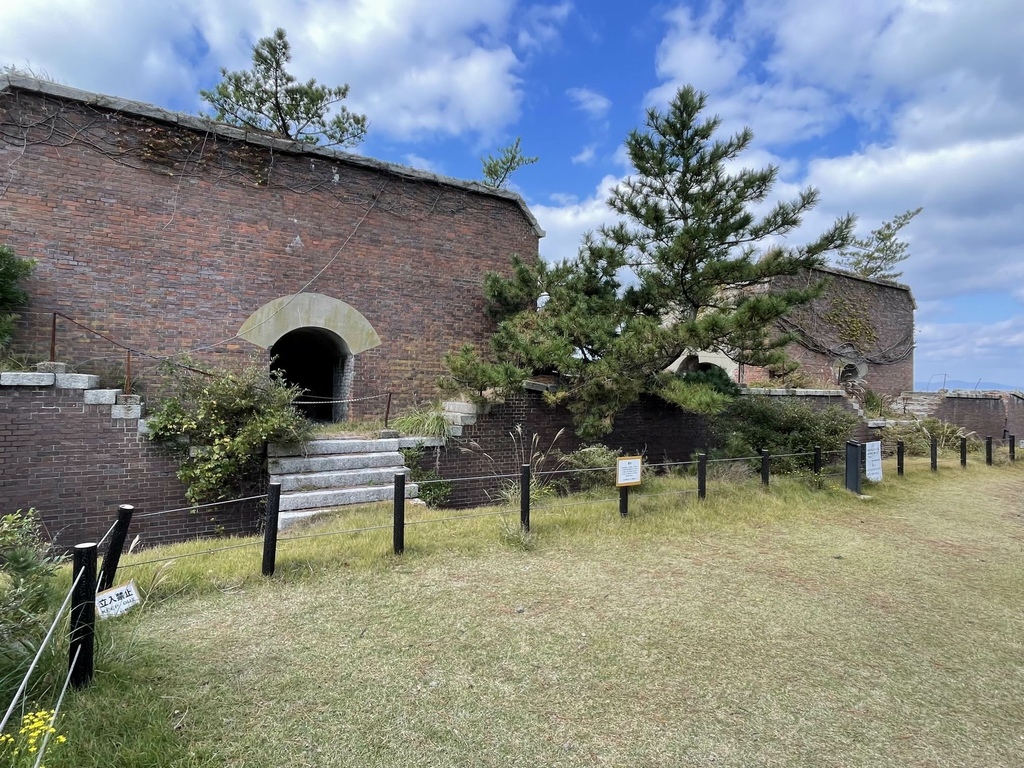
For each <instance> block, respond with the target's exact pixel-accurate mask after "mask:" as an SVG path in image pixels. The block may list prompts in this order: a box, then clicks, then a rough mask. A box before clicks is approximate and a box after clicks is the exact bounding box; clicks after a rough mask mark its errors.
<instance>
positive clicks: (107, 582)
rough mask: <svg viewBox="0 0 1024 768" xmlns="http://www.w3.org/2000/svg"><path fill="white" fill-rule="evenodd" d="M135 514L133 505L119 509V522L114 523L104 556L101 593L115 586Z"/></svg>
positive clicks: (125, 505) (99, 586)
mask: <svg viewBox="0 0 1024 768" xmlns="http://www.w3.org/2000/svg"><path fill="white" fill-rule="evenodd" d="M134 512H135V507H133V506H132V505H131V504H122V505H121V506H119V507H118V508H117V521H116V522H115V523H114V530H112V531H111V532H110V544H108V545H107V551H106V554H104V555H103V567H102V568H101V569H100V580H99V585H98V586H97V588H96V589H97V591H99V592H102V591H103V590H105V589H110V588H111V587H112V586H114V577H115V576H116V575H117V564H118V563H119V562H120V561H121V553H122V552H124V540H125V538H126V537H127V536H128V526H129V525H131V522H132V513H134Z"/></svg>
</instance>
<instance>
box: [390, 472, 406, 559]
mask: <svg viewBox="0 0 1024 768" xmlns="http://www.w3.org/2000/svg"><path fill="white" fill-rule="evenodd" d="M392 548H393V549H394V551H395V554H396V555H400V554H402V553H403V552H404V551H405V473H404V472H400V473H399V474H397V475H395V530H394V535H393V536H392Z"/></svg>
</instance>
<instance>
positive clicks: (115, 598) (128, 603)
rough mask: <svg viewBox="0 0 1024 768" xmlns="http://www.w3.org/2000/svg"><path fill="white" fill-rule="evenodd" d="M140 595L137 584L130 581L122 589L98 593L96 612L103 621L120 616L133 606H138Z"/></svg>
mask: <svg viewBox="0 0 1024 768" xmlns="http://www.w3.org/2000/svg"><path fill="white" fill-rule="evenodd" d="M139 602H140V600H139V593H138V590H136V589H135V582H134V581H129V582H128V583H127V584H122V585H121V586H120V587H113V588H112V589H106V590H104V591H102V592H97V593H96V612H97V613H98V614H99V615H100V618H101V619H109V618H110V617H111V616H120V615H121V614H122V613H125V612H126V611H127V610H128V609H129V608H131V607H132V606H133V605H138V604H139Z"/></svg>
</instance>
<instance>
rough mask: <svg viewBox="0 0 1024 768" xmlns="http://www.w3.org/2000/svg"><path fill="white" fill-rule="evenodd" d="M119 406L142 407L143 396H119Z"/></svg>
mask: <svg viewBox="0 0 1024 768" xmlns="http://www.w3.org/2000/svg"><path fill="white" fill-rule="evenodd" d="M117 404H118V405H142V395H118V396H117Z"/></svg>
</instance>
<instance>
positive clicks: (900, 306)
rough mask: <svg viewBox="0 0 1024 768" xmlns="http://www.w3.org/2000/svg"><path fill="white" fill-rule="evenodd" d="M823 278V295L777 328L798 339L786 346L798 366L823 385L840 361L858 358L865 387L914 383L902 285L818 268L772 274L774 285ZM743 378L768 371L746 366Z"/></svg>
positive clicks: (893, 390) (893, 388)
mask: <svg viewBox="0 0 1024 768" xmlns="http://www.w3.org/2000/svg"><path fill="white" fill-rule="evenodd" d="M821 280H823V281H824V289H823V292H822V294H821V295H820V296H819V297H818V298H816V299H813V300H812V301H811V302H809V303H807V304H804V305H802V306H800V307H797V308H796V309H794V310H793V311H792V312H791V313H790V315H789V316H788V317H786V318H784V320H783V321H781V323H780V328H781V329H782V330H784V331H787V332H792V333H795V334H796V335H797V337H798V339H801V340H802V341H801V342H794V343H792V344H790V345H789V346H787V347H786V353H787V354H788V355H789V356H790V357H791V358H792V359H793V360H794V361H796V362H797V363H799V364H800V370H801V371H802V372H803V373H805V374H807V375H808V376H810V377H811V378H812V379H814V380H815V381H816V382H818V383H820V384H822V385H829V384H831V385H834V384H836V383H837V374H838V372H839V369H840V368H841V360H840V358H843V359H849V360H856V361H863V362H864V363H865V365H866V368H867V372H866V375H865V377H864V381H865V384H866V386H867V387H868V388H869V389H871V390H873V391H875V392H878V393H884V394H890V395H899V394H900V393H901V392H905V391H908V390H910V389H913V387H914V356H913V344H914V336H913V334H914V308H915V307H914V299H913V296H912V295H911V293H910V290H909V289H907V288H906V287H905V286H900V285H897V284H891V283H887V282H882V281H878V280H869V279H864V278H860V277H857V276H854V275H850V274H848V273H844V272H842V271H839V270H833V269H828V268H826V269H820V270H813V271H811V272H808V273H803V274H801V275H796V276H793V277H782V278H776V279H775V280H773V281H772V286H773V288H789V287H797V288H803V287H806V286H807V285H809V284H811V283H814V282H817V281H821ZM744 376H745V381H747V382H749V381H752V380H754V379H760V378H766V377H767V372H766V371H763V370H761V369H757V368H753V367H746V368H745V370H744Z"/></svg>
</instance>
